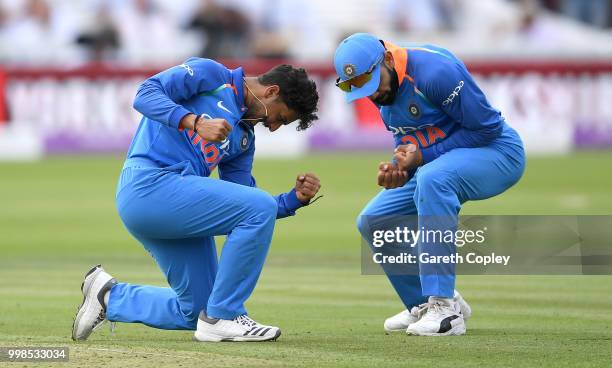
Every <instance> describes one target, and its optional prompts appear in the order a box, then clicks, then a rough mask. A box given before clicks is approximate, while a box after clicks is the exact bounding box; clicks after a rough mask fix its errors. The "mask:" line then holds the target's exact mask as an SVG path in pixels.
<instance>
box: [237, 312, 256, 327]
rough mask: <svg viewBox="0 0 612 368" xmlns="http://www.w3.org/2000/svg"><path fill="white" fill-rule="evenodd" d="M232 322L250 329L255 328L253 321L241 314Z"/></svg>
mask: <svg viewBox="0 0 612 368" xmlns="http://www.w3.org/2000/svg"><path fill="white" fill-rule="evenodd" d="M234 321H235V322H236V323H239V324H241V325H243V326H245V327H248V328H251V327H254V326H257V322H255V321H253V320H252V319H251V318H250V317H249V316H247V315H246V314H243V315H241V316H238V317H236V318H234Z"/></svg>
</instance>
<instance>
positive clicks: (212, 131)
mask: <svg viewBox="0 0 612 368" xmlns="http://www.w3.org/2000/svg"><path fill="white" fill-rule="evenodd" d="M179 126H180V127H181V128H183V129H191V130H193V131H194V132H196V133H197V134H198V135H199V136H200V137H202V138H203V139H204V140H206V141H209V142H223V141H224V140H225V139H226V138H227V136H228V135H229V134H230V132H231V131H232V126H231V125H230V123H228V122H227V120H225V119H205V118H204V116H203V115H200V116H195V115H194V114H187V115H185V116H184V117H183V118H182V119H181V121H180V124H179Z"/></svg>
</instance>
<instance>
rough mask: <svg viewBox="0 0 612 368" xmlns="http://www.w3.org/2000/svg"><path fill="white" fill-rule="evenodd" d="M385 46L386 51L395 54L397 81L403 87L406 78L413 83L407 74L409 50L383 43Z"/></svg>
mask: <svg viewBox="0 0 612 368" xmlns="http://www.w3.org/2000/svg"><path fill="white" fill-rule="evenodd" d="M383 43H384V45H385V49H387V50H389V51H391V54H393V61H394V63H395V72H396V73H397V79H398V81H399V85H400V86H401V85H402V82H403V81H404V78H405V77H407V78H408V80H410V81H411V82H413V80H412V78H411V77H410V76H409V75H408V74H407V70H408V69H407V68H408V50H406V49H405V48H403V47H400V46H396V45H394V44H392V43H391V42H387V41H383Z"/></svg>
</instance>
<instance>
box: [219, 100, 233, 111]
mask: <svg viewBox="0 0 612 368" xmlns="http://www.w3.org/2000/svg"><path fill="white" fill-rule="evenodd" d="M217 106H218V107H219V108H220V109H221V110H225V111H227V112H228V113H230V114H231V113H232V112H231V111H229V110H228V109H227V107H225V106H223V101H219V102H217Z"/></svg>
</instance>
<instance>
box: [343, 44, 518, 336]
mask: <svg viewBox="0 0 612 368" xmlns="http://www.w3.org/2000/svg"><path fill="white" fill-rule="evenodd" d="M334 67H335V69H336V73H337V74H338V77H339V78H338V80H337V83H336V84H337V86H338V87H339V88H340V89H342V90H343V91H344V92H346V93H347V100H348V101H349V102H351V101H354V100H356V99H359V98H364V97H368V98H369V99H370V100H371V101H372V102H373V103H374V104H375V105H376V106H377V107H378V108H379V110H380V115H381V117H382V120H383V122H384V124H385V126H386V128H387V129H388V130H389V131H391V132H392V133H393V136H394V139H395V146H396V149H395V153H394V156H393V158H394V159H393V162H384V163H381V164H380V166H379V168H378V184H379V185H380V186H383V187H384V188H385V189H384V190H382V191H381V192H380V193H379V194H378V195H377V196H376V197H374V198H373V199H372V200H371V201H370V203H368V205H367V206H366V207H365V208H364V209H363V211H362V212H361V214H360V215H359V217H358V220H357V225H358V228H359V231H360V232H361V234H362V236H363V238H364V239H366V240H368V241H369V242H370V243H371V241H372V231H373V229H372V222H373V221H375V220H372V219H373V218H374V219H375V218H376V217H377V216H378V217H383V216H391V215H394V216H411V215H416V216H417V219H418V220H417V221H418V227H419V228H424V229H432V230H444V229H453V228H454V227H456V224H457V216H458V214H459V210H460V208H461V205H462V204H463V203H464V202H466V201H468V200H479V199H485V198H489V197H492V196H495V195H498V194H500V193H502V192H504V191H505V190H507V189H508V188H510V187H511V186H512V185H514V184H515V183H516V182H517V181H518V180H519V179H520V177H521V176H522V174H523V171H524V166H525V155H524V150H523V144H522V142H521V139H520V137H519V136H518V134H517V133H516V131H515V130H514V129H512V128H511V127H510V126H509V125H508V124H507V123H506V121H505V120H504V118H503V117H502V115H501V113H500V112H499V111H498V110H496V109H494V108H493V107H491V105H490V104H489V102H488V101H487V99H486V97H485V95H484V94H483V92H482V91H481V90H480V88H479V87H478V86H477V85H476V83H475V82H474V80H473V78H472V76H471V75H470V73H469V72H468V70H467V68H466V66H465V65H464V64H463V63H462V62H461V61H460V60H459V59H458V58H457V57H456V56H454V55H453V54H452V53H450V52H449V51H447V50H445V49H443V48H440V47H436V46H431V45H425V46H419V47H399V46H396V45H394V44H392V43H390V42H386V41H382V40H379V39H378V38H376V37H374V36H372V35H369V34H365V33H357V34H354V35H352V36H350V37H348V38H346V39H345V40H343V41H342V42H341V43H340V45H339V46H338V48H337V50H336V53H335V56H334ZM416 249H417V252H419V253H423V252H424V251H427V252H428V253H431V254H433V255H434V256H445V255H450V254H451V251H452V249H453V247H452V246H446V244H424V243H422V242H419V244H418V246H417V248H416ZM443 258H444V257H443ZM454 266H455V265H454V264H452V263H434V264H423V263H421V264H419V265H418V270H417V272H416V274H396V273H391V272H389V271H388V269H386V268H385V267H383V269H385V272H386V273H387V276H388V278H389V280H390V281H391V284H392V285H393V287H394V288H395V290H396V292H397V293H398V295H399V297H400V298H401V300H402V302H403V303H404V305H405V307H406V310H404V311H403V312H401V313H399V314H397V315H395V316H393V317H391V318H388V319H387V320H386V321H385V323H384V328H385V330H386V331H387V332H390V331H406V332H407V333H408V334H413V335H429V336H440V335H462V334H464V333H465V331H466V327H465V320H466V319H467V318H469V316H470V315H471V309H470V307H469V305H468V304H467V303H466V302H465V300H464V299H463V298H462V297H461V295H460V294H459V293H457V292H456V291H455V267H454Z"/></svg>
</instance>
